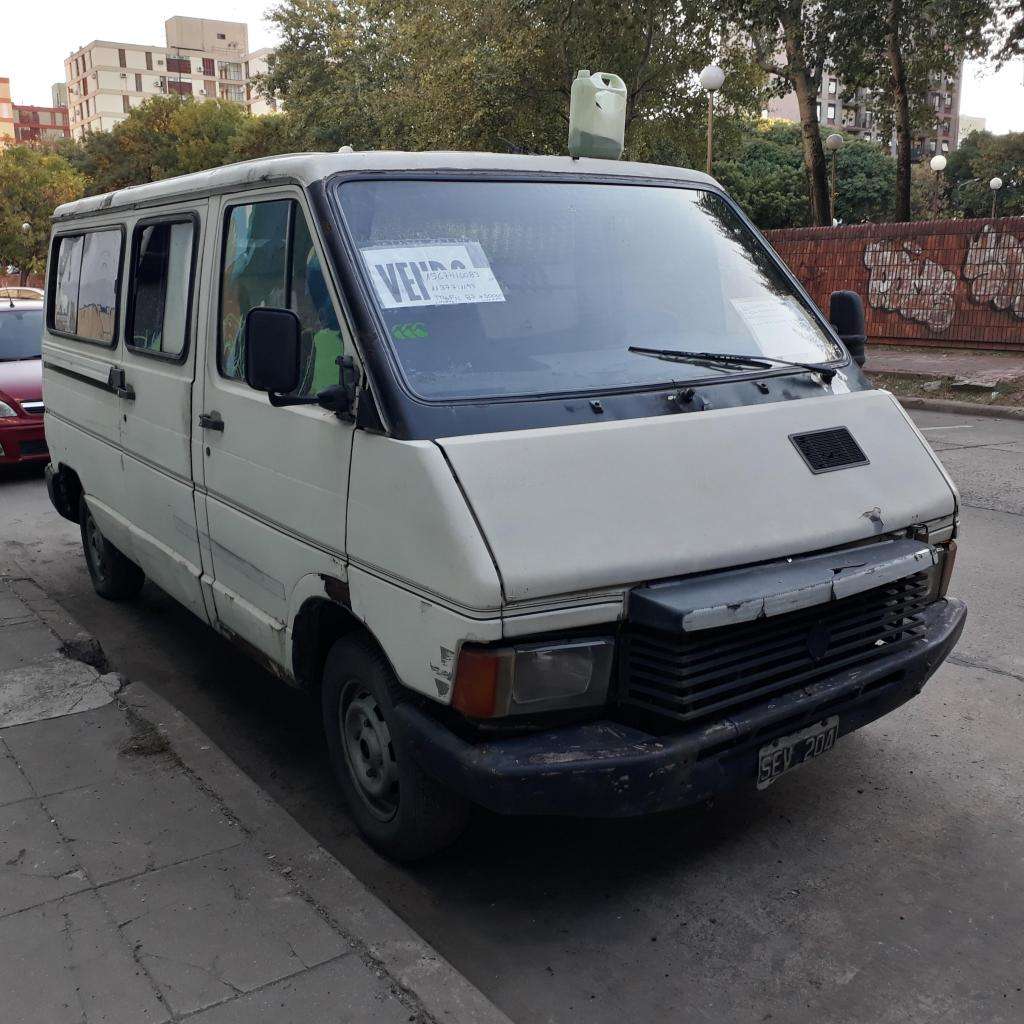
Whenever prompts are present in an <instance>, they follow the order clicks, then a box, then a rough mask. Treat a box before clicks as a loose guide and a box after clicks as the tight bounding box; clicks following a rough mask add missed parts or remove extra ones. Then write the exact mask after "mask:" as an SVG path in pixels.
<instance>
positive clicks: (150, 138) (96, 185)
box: [61, 96, 252, 195]
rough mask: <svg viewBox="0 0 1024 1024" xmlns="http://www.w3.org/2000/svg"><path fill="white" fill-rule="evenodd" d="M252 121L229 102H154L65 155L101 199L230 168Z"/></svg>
mask: <svg viewBox="0 0 1024 1024" xmlns="http://www.w3.org/2000/svg"><path fill="white" fill-rule="evenodd" d="M250 120H252V118H251V117H250V115H249V114H247V113H246V112H245V111H244V110H243V109H242V108H241V107H239V106H238V105H237V104H235V103H230V102H228V101H226V100H206V101H202V102H197V101H196V100H194V99H192V97H188V98H181V97H179V96H154V97H153V98H152V99H149V100H147V101H146V102H145V103H143V104H142V105H141V106H139V107H135V108H133V110H132V111H131V113H130V114H129V115H128V116H127V117H126V118H125V119H124V120H123V121H121V122H119V123H118V124H117V125H115V126H114V128H113V130H111V131H109V132H96V133H94V134H92V135H87V136H86V137H85V139H84V140H83V141H82V142H81V143H77V144H71V145H65V146H64V147H62V149H61V152H62V154H63V155H64V156H65V157H66V158H67V159H68V161H69V162H70V163H71V164H72V165H73V166H74V167H75V169H76V170H78V171H79V172H80V173H82V174H83V175H84V176H85V177H86V178H87V179H88V191H89V193H90V194H92V195H96V194H99V193H102V192H111V191H113V190H114V189H118V188H127V187H129V186H131V185H141V184H142V183H144V182H147V181H158V180H159V179H161V178H170V177H173V176H174V175H176V174H188V173H190V172H191V171H201V170H206V169H207V168H209V167H219V166H220V165H222V164H226V163H230V162H231V161H232V160H234V159H236V157H235V156H234V155H233V154H234V148H233V147H234V145H235V139H236V138H237V137H238V135H239V133H240V132H241V131H242V130H243V127H244V126H245V125H246V124H247V123H248V122H249V121H250Z"/></svg>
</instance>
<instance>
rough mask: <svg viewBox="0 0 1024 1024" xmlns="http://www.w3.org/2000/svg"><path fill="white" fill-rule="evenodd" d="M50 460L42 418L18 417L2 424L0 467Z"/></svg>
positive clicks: (0, 425) (6, 420) (0, 427)
mask: <svg viewBox="0 0 1024 1024" xmlns="http://www.w3.org/2000/svg"><path fill="white" fill-rule="evenodd" d="M49 458H50V453H49V451H48V450H47V447H46V434H45V433H44V431H43V417H42V416H18V417H15V418H14V419H5V420H4V421H3V422H2V423H0V466H10V465H14V464H15V463H20V462H46V461H48V460H49Z"/></svg>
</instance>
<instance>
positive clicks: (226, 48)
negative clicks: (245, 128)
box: [64, 17, 277, 139]
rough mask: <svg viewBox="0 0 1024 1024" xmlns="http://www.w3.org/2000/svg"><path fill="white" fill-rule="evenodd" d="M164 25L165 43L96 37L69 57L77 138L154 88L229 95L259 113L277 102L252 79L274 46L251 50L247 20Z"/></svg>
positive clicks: (118, 116)
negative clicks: (266, 94)
mask: <svg viewBox="0 0 1024 1024" xmlns="http://www.w3.org/2000/svg"><path fill="white" fill-rule="evenodd" d="M164 32H165V45H163V46H148V45H146V44H143V43H118V42H111V41H108V40H101V39H95V40H93V41H92V42H91V43H88V44H86V45H85V46H83V47H81V48H80V49H78V50H76V51H75V52H74V53H72V54H71V55H70V56H69V57H68V58H67V59H66V60H65V62H64V71H65V77H66V80H67V89H68V103H69V108H70V112H71V134H72V135H73V136H74V137H75V138H78V139H80V138H82V136H83V135H87V134H89V133H90V132H98V131H110V129H111V128H113V127H114V125H116V124H117V123H118V122H119V121H122V120H123V119H124V118H125V117H126V116H127V115H128V114H129V113H130V112H131V110H132V109H133V108H134V107H137V106H139V105H140V104H141V103H143V102H144V101H145V100H146V99H148V98H149V97H151V96H162V95H177V96H193V97H195V98H196V99H197V100H206V99H214V98H217V99H222V100H229V101H230V102H232V103H237V104H239V105H240V106H243V107H245V108H246V109H247V110H249V111H250V112H252V113H254V114H264V113H269V112H271V111H272V110H274V109H277V108H276V104H274V103H273V101H272V100H267V99H265V98H264V97H262V96H261V95H259V92H258V90H257V89H256V88H255V82H254V81H253V79H254V78H255V76H256V75H257V74H260V73H262V72H263V71H265V70H266V61H267V56H268V54H269V53H270V51H268V50H265V49H264V50H258V51H256V52H255V53H252V54H250V53H249V30H248V27H247V26H246V25H245V24H244V23H242V22H235V21H215V20H212V19H208V18H184V17H174V18H169V19H168V20H167V21H166V22H165V23H164Z"/></svg>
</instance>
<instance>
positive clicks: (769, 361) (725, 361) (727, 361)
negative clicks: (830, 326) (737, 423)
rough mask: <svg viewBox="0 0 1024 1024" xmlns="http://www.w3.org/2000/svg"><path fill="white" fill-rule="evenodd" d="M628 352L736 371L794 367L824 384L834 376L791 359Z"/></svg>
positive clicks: (827, 369) (634, 349)
mask: <svg viewBox="0 0 1024 1024" xmlns="http://www.w3.org/2000/svg"><path fill="white" fill-rule="evenodd" d="M629 351H630V352H636V353H637V354H639V355H642V356H653V357H654V358H655V359H665V360H668V361H669V362H673V363H690V362H693V363H711V364H712V365H718V366H733V367H736V368H737V369H742V368H744V367H746V368H747V369H751V370H770V369H771V368H772V367H773V366H794V367H796V368H797V369H801V370H809V371H810V372H811V373H818V374H821V379H822V380H823V381H824V382H825V383H826V384H827V383H828V382H829V381H831V380H832V378H833V377H834V376H835V375H836V371H835V370H833V369H832V367H831V366H822V365H821V364H820V363H797V362H794V361H793V360H792V359H777V358H776V357H775V356H743V355H736V354H734V353H732V352H687V351H686V350H685V349H679V348H644V347H643V346H642V345H630V346H629Z"/></svg>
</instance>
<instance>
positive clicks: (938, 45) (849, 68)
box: [833, 0, 1000, 221]
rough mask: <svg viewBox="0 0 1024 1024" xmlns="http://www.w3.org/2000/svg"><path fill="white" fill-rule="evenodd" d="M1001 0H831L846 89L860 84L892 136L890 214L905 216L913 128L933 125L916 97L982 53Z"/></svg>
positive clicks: (838, 68)
mask: <svg viewBox="0 0 1024 1024" xmlns="http://www.w3.org/2000/svg"><path fill="white" fill-rule="evenodd" d="M999 2H1000V0H928V2H927V3H918V2H914V0H858V2H857V3H856V4H850V3H847V2H846V0H836V2H835V6H834V10H833V24H834V28H835V33H836V39H837V41H838V42H839V43H840V45H837V46H836V47H835V53H834V56H833V62H834V65H835V68H836V71H837V72H838V74H839V75H840V77H841V78H842V79H843V82H844V84H845V86H846V89H847V92H848V93H849V92H852V91H853V90H855V89H858V88H866V89H868V90H870V91H871V93H872V94H873V96H874V103H873V106H875V107H876V109H877V110H878V111H879V112H880V113H881V115H882V128H883V131H884V132H886V133H888V132H889V131H890V130H891V131H892V132H893V134H894V135H895V138H896V196H895V204H894V210H893V214H894V218H895V219H896V220H900V221H903V220H909V219H910V217H911V163H912V159H913V139H914V132H915V128H916V129H919V130H926V129H932V130H933V129H934V128H935V127H936V123H937V119H936V116H935V113H934V111H933V110H932V109H931V108H930V107H928V106H927V104H924V103H922V102H921V98H922V97H924V96H927V94H928V90H929V87H932V88H934V80H935V79H936V78H937V77H945V76H951V75H953V74H955V72H956V70H957V68H958V67H959V65H960V63H961V61H963V60H964V59H965V58H967V57H972V56H981V55H983V54H985V53H986V52H987V51H988V50H989V48H990V45H991V38H990V32H991V28H992V25H993V23H994V19H995V17H996V12H997V9H998V4H999Z"/></svg>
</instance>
